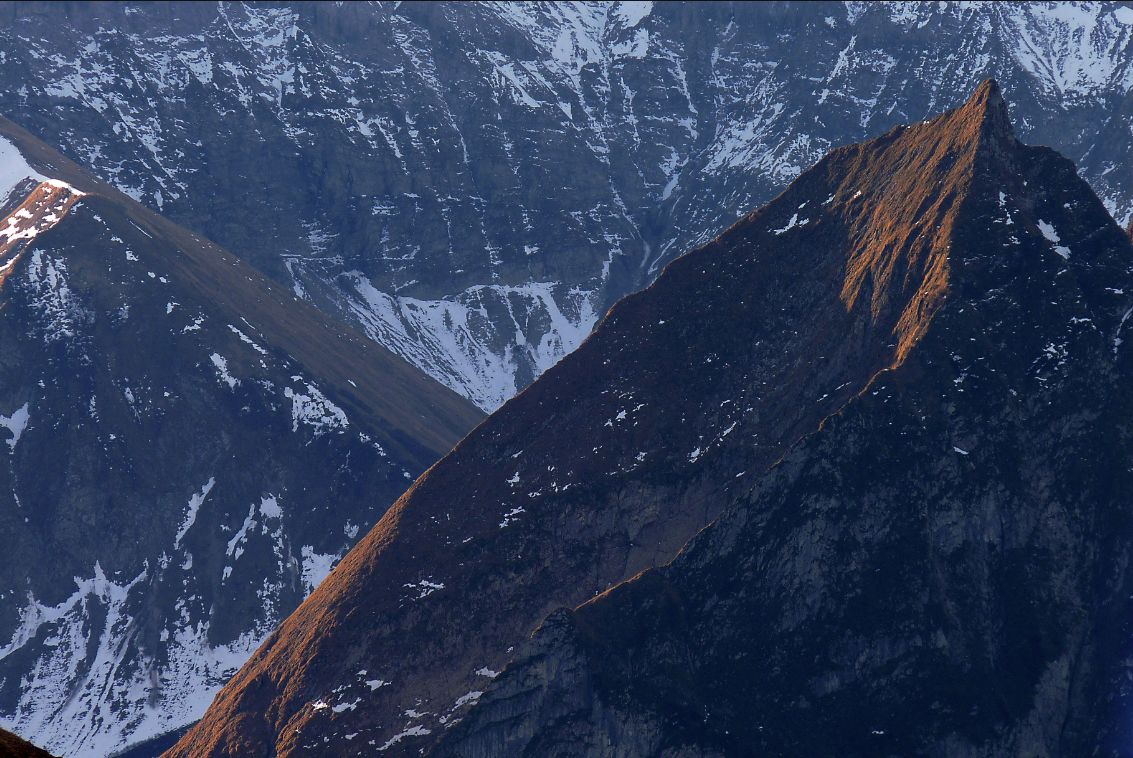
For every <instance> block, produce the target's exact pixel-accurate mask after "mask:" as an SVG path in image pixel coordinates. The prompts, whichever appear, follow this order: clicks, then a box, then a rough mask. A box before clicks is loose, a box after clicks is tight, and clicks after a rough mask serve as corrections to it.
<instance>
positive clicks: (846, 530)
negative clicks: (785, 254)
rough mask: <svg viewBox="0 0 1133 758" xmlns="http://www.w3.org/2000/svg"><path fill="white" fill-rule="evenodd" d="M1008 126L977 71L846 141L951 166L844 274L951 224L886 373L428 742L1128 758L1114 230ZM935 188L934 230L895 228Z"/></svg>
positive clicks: (1120, 293)
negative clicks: (964, 93) (964, 86)
mask: <svg viewBox="0 0 1133 758" xmlns="http://www.w3.org/2000/svg"><path fill="white" fill-rule="evenodd" d="M980 100H984V101H985V102H986V103H987V107H988V111H987V112H986V115H985V117H984V127H983V128H982V129H981V130H980V132H979V135H978V137H976V134H975V133H974V132H967V133H968V134H969V135H971V136H973V137H976V139H975V140H974V141H973V143H972V145H971V150H972V152H970V153H966V152H962V151H961V152H955V147H956V145H955V144H954V145H951V146H950V145H948V141H949V138H950V137H951V135H954V134H955V132H953V131H952V129H953V127H954V126H956V125H958V119H960V118H962V114H963V113H964V111H965V110H970V109H972V107H973V105H974V104H975V103H978V102H979V101H980ZM972 115H975V114H972ZM1006 122H1007V117H1006V112H1005V111H1004V110H1003V106H1002V104H1001V103H999V100H998V96H997V95H995V93H994V88H992V87H990V86H987V85H985V86H984V87H983V88H981V91H980V92H978V93H977V94H976V97H975V99H974V100H973V102H972V103H970V104H969V105H968V106H967V107H966V108H965V109H963V110H961V111H959V112H957V113H955V114H952V115H951V116H945V117H942V118H941V119H937V120H934V121H932V122H930V123H929V124H925V125H918V126H915V127H911V128H909V129H906V130H901V131H898V132H896V133H894V134H892V135H889V136H888V137H885V138H882V139H881V140H878V141H875V142H873V143H869V144H867V145H865V146H863V147H861V148H859V149H858V150H860V155H861V156H862V157H863V158H868V160H874V159H877V158H878V157H880V156H884V155H889V154H892V151H893V150H894V149H896V148H898V146H900V145H901V144H902V143H903V142H914V141H921V142H933V143H935V144H937V145H938V147H939V149H941V150H943V151H944V153H945V154H949V155H951V156H952V160H953V161H954V163H953V165H954V167H956V168H959V169H961V170H962V171H963V174H964V176H965V180H964V181H963V183H962V184H959V185H956V184H953V183H951V182H950V181H949V180H948V179H947V176H946V175H944V174H942V173H941V172H940V168H941V167H942V166H941V165H939V164H938V165H936V166H933V165H931V164H920V165H919V170H920V180H919V181H918V182H917V183H916V185H915V187H914V188H915V189H916V190H919V192H916V193H910V194H908V195H907V197H906V199H904V200H902V201H901V202H900V203H899V204H898V206H896V207H889V206H888V204H884V205H882V206H879V213H878V215H877V216H875V217H874V219H873V220H872V221H871V227H870V228H871V236H873V237H874V238H875V239H876V240H878V241H879V242H883V241H884V240H885V239H886V237H887V236H889V235H891V233H892V231H893V230H894V229H895V228H896V229H899V230H900V236H899V237H898V238H897V239H898V242H897V244H896V245H895V246H892V247H887V248H885V249H884V250H885V251H886V252H883V251H882V250H881V249H878V248H874V252H875V253H878V255H875V256H873V257H871V258H870V259H869V260H868V261H863V263H864V264H866V265H865V266H864V267H865V268H868V269H869V274H868V275H865V276H863V275H862V274H860V273H859V272H861V270H862V268H863V266H859V265H857V264H856V263H855V262H854V259H853V258H851V259H850V260H849V261H848V265H847V267H846V272H847V279H846V282H847V287H846V288H845V289H844V290H843V296H844V298H845V299H846V301H847V302H850V301H851V300H852V298H853V297H854V294H855V293H857V292H861V293H864V294H862V295H859V297H862V296H868V297H869V299H870V300H871V301H872V302H873V303H874V306H873V307H874V310H875V311H876V310H877V304H878V303H879V302H880V303H883V302H884V300H880V301H879V296H881V297H882V298H885V297H886V296H888V295H889V294H890V293H893V291H894V290H893V287H894V284H895V283H899V282H907V281H909V278H910V276H909V274H910V273H911V272H915V271H916V269H915V268H914V267H913V266H914V264H915V260H916V257H910V255H909V253H910V252H911V251H912V250H913V249H915V247H914V248H910V247H909V245H910V243H911V244H913V245H914V246H915V244H916V240H917V239H918V238H919V236H920V235H934V234H942V233H943V234H946V237H945V238H944V240H943V242H944V244H943V246H942V247H941V248H940V251H941V253H942V256H943V257H942V258H940V259H938V263H937V265H934V266H932V267H931V268H932V269H933V270H934V271H935V272H937V273H936V275H935V276H934V277H933V286H932V287H931V288H930V290H928V291H927V294H926V296H925V297H921V296H920V294H919V293H918V295H917V296H916V297H913V298H902V299H901V300H899V301H898V302H901V303H905V304H907V307H906V309H905V311H904V312H903V315H902V318H901V319H900V320H899V322H898V329H897V330H896V332H895V333H894V341H895V343H896V345H897V351H898V353H899V355H900V360H899V361H897V362H895V363H894V364H893V365H892V366H891V368H890V369H889V370H887V371H884V372H882V373H879V374H878V375H877V376H876V377H874V378H873V380H872V381H871V382H870V383H869V385H868V386H867V387H866V388H865V390H864V391H862V392H859V393H856V394H855V396H854V397H853V398H852V399H851V400H849V402H847V403H845V405H844V406H843V407H841V408H840V409H839V410H838V411H837V412H836V413H834V414H832V415H831V416H829V417H828V418H826V419H825V420H824V421H823V423H822V424H821V425H820V426H819V427H818V428H817V429H816V430H815V431H814V432H813V433H811V434H809V435H807V436H806V437H805V438H804V439H803V440H801V441H800V442H799V443H798V444H797V445H795V446H793V447H792V448H791V449H790V450H789V451H787V452H786V453H785V455H784V456H783V458H782V460H781V461H780V462H779V463H778V464H777V465H776V466H775V467H774V468H773V469H772V470H771V471H770V472H769V473H768V474H767V475H766V476H764V477H761V478H759V479H755V480H752V481H751V482H750V483H748V484H745V485H744V487H743V489H742V492H736V493H735V498H734V500H733V501H732V502H731V503H729V505H728V506H727V507H726V508H725V509H724V510H723V512H722V513H721V515H720V517H719V518H718V519H717V520H716V522H715V523H713V524H712V525H711V526H710V527H709V528H707V529H705V530H704V531H702V532H701V533H700V534H699V535H698V536H697V537H696V538H695V539H694V540H692V542H691V543H690V544H689V545H688V546H687V547H686V548H685V549H684V550H683V551H682V553H681V554H680V555H679V556H678V557H677V558H676V559H675V560H674V561H673V562H672V563H671V564H669V565H667V566H665V567H662V568H658V569H655V570H651V571H647V572H645V573H644V574H642V575H641V576H639V577H636V578H635V579H633V580H632V581H629V582H626V583H625V584H623V585H620V586H618V587H616V588H614V589H613V590H611V591H610V592H608V593H606V594H604V595H603V596H601V597H599V598H596V599H594V600H593V601H591V602H588V603H586V604H584V605H583V606H582V607H580V608H578V609H576V610H573V611H570V610H563V611H559V612H557V613H555V614H552V615H551V616H550V617H548V619H547V620H546V621H545V622H544V623H543V624H542V626H541V627H540V629H539V630H538V631H537V632H536V633H535V635H534V636H533V638H532V639H531V640H530V641H529V642H528V643H527V644H526V645H525V647H524V648H523V649H522V650H521V651H520V652H519V653H518V654H517V655H516V656H515V658H514V660H513V662H512V663H511V665H510V666H509V667H508V668H507V670H506V671H505V672H504V673H503V674H502V675H501V676H500V677H499V678H497V679H496V680H494V681H493V683H492V684H491V685H489V686H488V687H486V688H484V689H485V692H484V693H483V694H482V695H481V696H480V697H479V698H478V705H477V706H476V707H475V708H474V709H473V710H472V711H471V712H470V713H469V714H467V716H466V717H465V719H464V720H463V721H462V723H461V724H459V725H458V726H456V727H455V728H454V729H453V730H452V731H451V732H449V733H448V734H447V735H446V737H445V738H444V740H443V742H442V744H441V746H440V747H439V748H438V749H437V750H435V751H434V752H433V754H435V755H440V756H461V757H462V758H473V757H475V756H488V755H514V756H567V755H569V756H599V755H602V756H608V755H619V756H662V755H664V756H677V755H679V756H689V757H691V756H725V755H728V756H740V755H860V756H874V755H936V756H1005V755H1012V756H1035V755H1048V756H1055V755H1114V756H1118V755H1127V754H1128V745H1129V744H1130V742H1129V740H1130V737H1131V736H1133V735H1131V734H1130V729H1129V723H1130V720H1129V713H1130V708H1131V707H1133V703H1131V702H1130V700H1131V698H1130V694H1131V693H1130V685H1129V682H1130V660H1133V659H1131V658H1130V653H1131V652H1133V650H1131V645H1130V641H1129V640H1130V636H1129V632H1130V619H1131V618H1133V575H1131V573H1130V570H1129V566H1130V559H1131V558H1133V502H1131V500H1130V494H1129V493H1130V492H1131V491H1133V490H1131V486H1133V475H1131V473H1130V468H1129V461H1130V459H1131V458H1133V427H1131V424H1130V422H1131V421H1133V401H1131V399H1130V394H1129V391H1128V390H1129V386H1130V378H1131V376H1133V355H1131V354H1130V350H1129V349H1128V346H1127V345H1126V344H1125V343H1126V341H1127V339H1128V334H1127V328H1128V327H1127V320H1128V318H1129V315H1130V313H1131V312H1133V296H1131V293H1133V269H1131V267H1133V246H1131V245H1130V241H1129V239H1128V238H1127V237H1126V235H1125V234H1123V232H1122V230H1121V229H1120V227H1118V226H1117V225H1116V224H1115V223H1114V222H1113V220H1112V219H1111V218H1110V217H1109V216H1108V214H1107V213H1106V212H1105V209H1104V208H1103V207H1102V205H1101V203H1099V202H1098V200H1097V198H1096V197H1095V196H1094V194H1093V193H1092V192H1091V191H1090V189H1089V187H1088V186H1087V185H1086V184H1085V182H1083V181H1082V180H1081V179H1079V178H1078V176H1077V174H1076V172H1075V169H1074V166H1073V165H1072V164H1071V163H1070V162H1069V161H1067V160H1066V159H1064V158H1062V157H1061V156H1059V155H1058V154H1056V153H1054V152H1053V151H1051V150H1049V149H1046V148H1041V147H1027V146H1024V145H1022V144H1020V143H1018V142H1017V141H1015V140H1014V139H1013V138H1012V137H1011V135H1010V132H1009V131H1008V130H1007V125H1006ZM909 167H910V169H913V168H914V166H913V165H910V166H909ZM820 168H821V166H820ZM806 178H807V175H804V177H803V179H802V180H800V181H806ZM888 181H893V182H899V181H900V180H899V176H898V175H894V176H893V179H891V180H888ZM953 192H958V194H957V196H956V198H955V199H956V202H955V204H954V205H953V206H952V207H953V209H954V213H953V215H952V216H951V219H950V221H949V222H948V224H947V225H946V226H941V227H939V228H938V227H937V226H936V223H935V220H934V219H932V218H931V216H930V215H929V214H925V215H919V213H918V216H917V220H916V221H915V222H914V224H913V225H912V226H911V227H910V226H904V227H901V226H897V227H894V226H893V225H892V224H890V223H888V221H889V220H893V219H896V218H897V217H898V216H899V215H900V214H902V213H907V212H910V211H912V212H918V211H919V209H921V208H924V207H925V206H924V200H925V199H932V200H933V202H939V201H940V199H941V198H942V197H944V196H948V195H950V194H951V193H953ZM788 194H790V192H788ZM861 201H862V202H865V203H870V202H872V200H871V197H870V193H869V191H868V190H866V191H865V192H864V193H863V196H862V198H861ZM772 207H774V205H773V206H772ZM882 209H884V210H882ZM812 223H813V222H812ZM912 278H913V279H914V280H916V281H919V280H920V279H921V277H920V275H919V274H917V275H915V276H914V277H912ZM858 281H862V282H866V286H865V287H864V288H861V289H859V288H858V287H857V285H856V282H858ZM883 307H884V306H883Z"/></svg>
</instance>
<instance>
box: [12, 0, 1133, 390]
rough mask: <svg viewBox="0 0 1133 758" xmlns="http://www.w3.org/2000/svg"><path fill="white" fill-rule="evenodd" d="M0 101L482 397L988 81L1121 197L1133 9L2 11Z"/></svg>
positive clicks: (322, 6)
mask: <svg viewBox="0 0 1133 758" xmlns="http://www.w3.org/2000/svg"><path fill="white" fill-rule="evenodd" d="M0 16H2V18H3V23H2V24H0V39H2V40H3V51H4V54H3V56H2V57H0V84H2V85H3V86H0V112H4V113H7V114H8V115H9V116H11V117H12V118H14V119H16V120H17V121H19V122H20V123H23V124H25V125H26V126H28V127H29V128H30V129H32V131H34V132H36V133H38V134H39V135H41V136H43V137H44V138H46V139H47V140H48V141H49V142H51V143H52V144H56V145H61V146H62V147H63V149H64V150H65V151H66V152H68V154H69V155H70V156H71V157H73V158H76V159H77V160H79V161H80V162H82V163H85V164H86V165H89V166H91V167H93V168H94V169H95V170H96V171H97V172H98V173H99V174H100V175H101V176H103V177H104V178H105V179H107V180H109V181H111V182H113V183H114V184H115V185H117V186H118V187H120V188H121V189H123V190H124V191H126V192H127V193H129V194H131V195H133V196H134V197H136V198H138V199H140V200H142V201H143V202H145V203H147V204H148V205H150V206H151V207H152V208H154V209H158V210H160V211H162V212H163V213H165V214H168V215H169V216H170V217H171V218H173V219H174V220H176V221H178V222H180V223H183V224H185V225H186V226H188V227H189V228H192V229H194V230H195V231H196V232H198V233H200V234H202V235H204V236H206V237H208V238H210V239H213V240H216V241H217V242H219V243H221V244H223V245H225V246H227V247H228V248H230V249H232V250H234V251H236V252H237V253H238V254H239V255H241V256H243V257H244V258H246V259H247V260H248V261H250V262H252V263H253V264H254V265H256V266H257V267H258V268H259V269H260V270H262V271H264V272H267V273H268V274H269V275H271V276H273V277H275V278H276V279H277V280H279V281H281V282H284V283H285V284H286V285H287V286H289V287H293V288H294V290H295V291H296V292H298V293H301V295H302V296H303V297H306V298H308V299H310V300H311V301H312V302H313V303H315V304H317V305H318V306H319V307H321V308H323V309H324V310H326V311H327V312H330V313H333V314H336V315H337V316H339V317H341V318H344V319H346V320H347V321H350V322H353V323H355V324H356V325H359V326H361V327H362V328H363V329H364V330H365V331H366V332H367V333H368V334H369V335H370V336H371V337H372V338H374V339H375V340H377V341H378V342H379V343H381V344H383V345H385V346H386V347H388V348H389V349H391V350H393V351H394V352H396V353H398V354H399V355H402V356H403V357H405V358H406V359H408V360H409V361H411V362H412V363H414V364H415V365H417V366H418V367H419V368H421V369H422V370H424V371H426V372H428V373H430V374H431V375H432V376H434V377H436V378H437V379H439V380H440V381H442V382H444V383H445V384H447V385H448V386H450V387H452V388H453V389H455V390H456V391H458V392H460V393H461V394H463V395H465V396H466V397H469V398H471V399H472V400H474V401H475V402H476V403H477V404H479V405H480V406H481V407H483V408H485V409H493V408H495V407H497V406H498V405H499V404H500V403H502V402H503V401H504V400H506V399H507V398H508V397H510V396H511V395H513V394H514V393H515V392H516V390H517V389H519V388H522V387H524V386H526V385H527V384H528V383H529V382H530V381H531V380H532V379H533V378H534V377H535V376H537V375H538V374H540V373H541V372H543V371H545V370H546V369H547V368H548V367H549V366H550V365H552V364H553V363H554V362H555V361H556V360H558V359H559V358H560V357H561V356H562V355H563V354H564V353H566V352H568V351H569V350H571V349H573V348H574V347H576V346H577V345H578V344H579V343H580V342H581V341H582V340H583V339H584V338H585V336H586V335H587V334H588V333H589V331H590V329H591V327H592V326H593V324H594V323H595V322H596V320H597V318H598V317H599V316H600V315H601V314H602V313H604V312H605V310H606V308H608V307H609V306H610V305H611V304H612V303H613V302H615V301H616V300H617V299H618V298H619V297H621V296H622V295H624V294H626V293H627V292H631V291H635V290H637V289H639V288H640V287H642V286H644V285H646V284H648V283H649V282H650V281H651V280H652V279H653V278H654V277H655V276H656V274H657V272H659V271H660V270H661V268H662V267H663V266H664V265H665V264H666V263H667V262H669V261H670V260H672V259H673V258H675V257H676V256H677V255H679V254H682V253H684V252H685V251H687V250H688V249H690V248H691V247H693V246H695V245H696V244H700V243H702V242H704V241H706V240H708V239H710V238H712V237H713V236H715V234H717V233H718V232H719V231H720V230H722V229H723V228H725V227H727V226H728V225H730V224H731V223H732V222H733V221H734V220H735V219H736V218H737V217H738V216H740V215H741V214H744V213H747V212H748V211H749V210H750V209H751V208H754V207H758V206H759V205H761V204H763V203H765V202H767V201H768V200H770V199H771V198H772V197H773V196H774V195H776V194H777V193H778V192H779V191H781V190H782V188H783V187H785V186H786V185H787V183H788V182H789V181H790V180H792V179H793V178H794V177H795V176H796V175H797V174H798V173H799V172H800V171H801V170H802V169H803V168H804V167H806V166H809V165H811V164H812V163H814V162H815V161H816V160H818V159H819V158H820V157H821V156H822V155H823V154H825V153H826V152H827V151H828V150H829V149H831V148H832V147H835V146H838V145H843V144H848V143H851V142H854V141H857V140H861V139H863V138H865V137H867V136H869V135H873V134H877V133H880V132H883V131H885V130H886V129H888V128H890V127H892V126H894V125H895V124H898V123H909V122H913V121H917V120H920V119H923V118H926V117H928V116H929V115H932V114H935V113H939V112H940V111H942V110H944V109H946V108H948V107H952V106H954V105H957V104H958V103H959V101H960V99H962V98H963V96H964V94H965V93H967V92H969V91H970V90H971V88H973V87H974V86H975V84H976V83H977V82H978V81H979V80H980V79H982V78H984V77H986V76H989V75H994V76H996V77H997V78H998V79H999V80H1000V81H1001V82H1003V83H1004V85H1005V86H1006V87H1008V88H1009V89H1010V91H1011V92H1013V93H1014V97H1013V99H1014V101H1015V113H1016V121H1017V126H1018V129H1019V133H1020V135H1021V136H1022V137H1024V138H1026V139H1028V140H1029V141H1031V142H1033V143H1039V144H1049V145H1052V146H1054V147H1056V148H1057V149H1059V150H1060V151H1062V152H1063V153H1064V154H1066V155H1068V156H1069V157H1071V158H1072V159H1074V160H1075V161H1077V162H1078V165H1079V167H1080V169H1081V171H1082V173H1083V176H1085V177H1086V178H1087V179H1088V180H1089V181H1090V182H1091V183H1092V185H1093V186H1094V188H1095V190H1096V191H1097V192H1098V194H1099V195H1100V196H1101V197H1102V199H1103V201H1104V202H1105V203H1106V205H1107V207H1108V208H1109V209H1110V210H1111V212H1113V213H1114V214H1115V215H1116V216H1117V218H1119V219H1120V220H1121V221H1122V222H1123V223H1124V222H1125V221H1127V220H1128V219H1129V216H1130V212H1131V211H1133V174H1131V173H1130V169H1129V167H1128V162H1127V161H1126V156H1127V155H1128V154H1129V153H1130V151H1131V150H1133V133H1130V131H1129V128H1128V123H1129V117H1130V114H1131V113H1133V111H1131V110H1130V109H1131V108H1133V94H1131V93H1130V88H1131V86H1133V68H1131V66H1133V8H1130V7H1128V6H1127V5H1126V4H1121V3H1095V4H1090V5H1084V4H1070V3H1010V4H1009V3H980V4H974V3H973V4H963V3H945V4H940V3H886V4H881V3H859V2H848V3H802V4H797V3H796V4H789V3H739V4H723V3H721V4H703V3H697V4H695V5H685V4H680V3H662V4H657V5H653V4H652V3H649V2H627V3H619V4H607V3H571V4H550V5H536V4H503V3H501V4H495V3H493V4H471V3H447V4H420V3H366V4H361V3H346V4H328V3H313V4H307V3H295V4H289V5H264V4H254V5H243V4H229V3H221V4H219V5H206V4H193V3H171V4H161V5H155V4H142V3H138V4H132V3H121V4H114V5H99V4H67V5H63V6H60V5H58V4H37V3H16V4H6V5H4V6H3V7H2V10H0Z"/></svg>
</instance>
